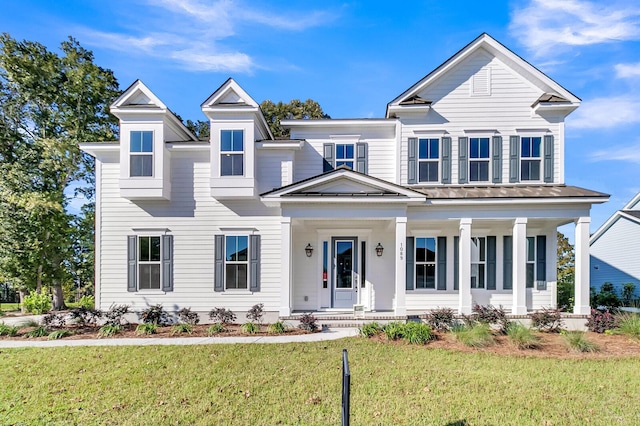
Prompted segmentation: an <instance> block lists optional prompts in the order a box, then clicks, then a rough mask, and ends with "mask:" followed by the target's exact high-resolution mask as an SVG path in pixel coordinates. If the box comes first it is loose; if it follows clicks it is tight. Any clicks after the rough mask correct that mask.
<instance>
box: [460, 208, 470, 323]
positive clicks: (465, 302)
mask: <svg viewBox="0 0 640 426" xmlns="http://www.w3.org/2000/svg"><path fill="white" fill-rule="evenodd" d="M458 249H459V251H460V253H459V254H458V296H459V303H458V313H459V314H470V313H471V308H472V307H471V219H460V244H459V247H458Z"/></svg>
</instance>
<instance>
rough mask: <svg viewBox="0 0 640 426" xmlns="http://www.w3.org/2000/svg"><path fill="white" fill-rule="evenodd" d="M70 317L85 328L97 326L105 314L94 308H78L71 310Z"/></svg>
mask: <svg viewBox="0 0 640 426" xmlns="http://www.w3.org/2000/svg"><path fill="white" fill-rule="evenodd" d="M69 315H70V316H71V319H72V320H74V321H75V322H76V323H77V324H78V325H80V326H83V327H84V326H86V325H96V324H97V323H98V320H99V319H100V318H101V317H102V315H103V314H102V312H101V311H99V310H97V309H94V308H93V307H87V306H78V307H77V308H73V309H71V311H69Z"/></svg>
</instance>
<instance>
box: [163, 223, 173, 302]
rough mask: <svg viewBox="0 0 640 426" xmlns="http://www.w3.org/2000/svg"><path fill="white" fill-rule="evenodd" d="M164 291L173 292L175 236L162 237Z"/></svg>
mask: <svg viewBox="0 0 640 426" xmlns="http://www.w3.org/2000/svg"><path fill="white" fill-rule="evenodd" d="M162 291H173V235H163V236H162Z"/></svg>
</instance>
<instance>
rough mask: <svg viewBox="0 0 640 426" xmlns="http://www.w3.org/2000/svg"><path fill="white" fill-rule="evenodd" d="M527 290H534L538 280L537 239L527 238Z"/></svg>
mask: <svg viewBox="0 0 640 426" xmlns="http://www.w3.org/2000/svg"><path fill="white" fill-rule="evenodd" d="M526 275H527V281H526V282H527V288H533V283H534V281H535V279H536V237H527V273H526Z"/></svg>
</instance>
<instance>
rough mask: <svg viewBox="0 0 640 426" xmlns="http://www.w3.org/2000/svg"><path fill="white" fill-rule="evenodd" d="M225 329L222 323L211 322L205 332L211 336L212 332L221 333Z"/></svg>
mask: <svg viewBox="0 0 640 426" xmlns="http://www.w3.org/2000/svg"><path fill="white" fill-rule="evenodd" d="M225 331H227V329H226V328H224V325H222V323H217V324H213V325H212V326H211V327H208V328H207V334H208V335H209V336H211V335H212V334H218V333H223V332H225Z"/></svg>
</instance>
